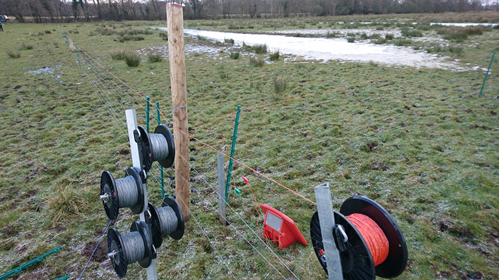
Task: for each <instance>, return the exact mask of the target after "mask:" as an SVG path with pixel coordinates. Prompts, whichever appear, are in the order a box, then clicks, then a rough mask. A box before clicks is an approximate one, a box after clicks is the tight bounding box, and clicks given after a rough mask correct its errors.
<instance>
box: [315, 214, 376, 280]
mask: <svg viewBox="0 0 499 280" xmlns="http://www.w3.org/2000/svg"><path fill="white" fill-rule="evenodd" d="M333 212H334V220H335V223H336V224H337V225H342V226H343V228H344V230H345V233H346V234H347V236H348V241H347V242H346V243H344V244H343V245H344V246H345V251H343V252H340V260H341V267H342V270H343V279H347V280H366V279H367V280H368V279H375V278H376V276H375V267H374V262H373V258H372V256H371V252H370V251H369V247H368V246H367V244H366V242H365V241H364V238H362V235H360V233H359V232H358V230H357V229H356V228H355V226H354V225H353V224H352V223H351V222H350V221H349V220H348V219H347V218H346V217H345V216H343V215H342V214H341V213H339V212H336V211H333ZM331 230H332V229H331ZM310 237H311V239H312V246H313V247H314V252H315V255H316V256H317V259H318V260H319V263H320V264H321V266H322V268H323V269H324V271H325V272H326V274H328V270H327V262H326V255H325V252H324V244H323V243H322V233H321V225H320V221H319V213H318V212H315V213H314V215H313V216H312V220H311V221H310ZM335 241H336V240H335ZM336 246H337V247H338V248H339V244H338V243H337V244H336Z"/></svg>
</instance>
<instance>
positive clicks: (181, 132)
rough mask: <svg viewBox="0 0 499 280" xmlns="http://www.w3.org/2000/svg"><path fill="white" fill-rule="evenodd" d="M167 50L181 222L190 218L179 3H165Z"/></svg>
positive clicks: (182, 29) (184, 77) (182, 43)
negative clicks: (182, 217) (182, 215)
mask: <svg viewBox="0 0 499 280" xmlns="http://www.w3.org/2000/svg"><path fill="white" fill-rule="evenodd" d="M166 14H167V25H168V51H169V60H170V81H171V89H172V106H173V127H174V139H175V151H176V153H175V177H176V178H177V182H176V183H177V184H176V193H177V201H178V200H180V201H179V205H180V209H181V210H182V213H183V214H184V221H186V222H187V221H188V220H189V218H190V217H191V212H190V210H189V209H190V206H189V205H190V187H189V134H188V124H187V85H186V74H185V53H184V19H183V12H182V5H180V4H176V3H168V4H166Z"/></svg>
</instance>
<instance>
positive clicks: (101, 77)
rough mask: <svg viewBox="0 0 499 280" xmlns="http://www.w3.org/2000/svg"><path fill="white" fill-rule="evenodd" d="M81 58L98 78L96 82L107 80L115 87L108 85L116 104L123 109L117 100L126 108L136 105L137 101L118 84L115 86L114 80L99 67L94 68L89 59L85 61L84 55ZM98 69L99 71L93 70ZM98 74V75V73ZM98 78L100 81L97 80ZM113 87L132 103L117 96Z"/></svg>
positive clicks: (119, 95)
mask: <svg viewBox="0 0 499 280" xmlns="http://www.w3.org/2000/svg"><path fill="white" fill-rule="evenodd" d="M82 58H83V59H85V64H86V65H88V66H91V67H88V70H93V73H94V74H95V76H97V77H98V78H97V79H96V80H102V81H103V82H105V81H104V80H107V81H111V82H112V83H113V84H114V85H115V86H114V87H113V86H112V85H110V84H108V87H109V88H110V89H112V90H113V91H114V93H115V94H116V96H117V97H116V98H115V100H116V101H117V103H118V104H119V105H121V107H122V108H124V107H123V103H122V102H120V101H119V100H118V99H121V100H122V101H124V103H125V104H127V105H128V106H130V107H133V106H132V104H131V103H137V100H136V99H135V98H134V97H133V96H132V95H130V94H129V93H128V92H126V91H125V90H124V89H123V87H122V86H121V85H119V84H117V83H116V82H115V81H114V79H112V78H110V77H109V76H107V74H106V73H105V72H104V71H102V70H101V69H100V68H99V67H97V66H95V64H94V63H93V61H91V60H90V59H87V58H85V56H84V55H82ZM94 68H95V69H98V70H99V71H97V70H95V69H94ZM99 72H100V73H99ZM99 78H100V79H99ZM115 87H118V88H120V89H121V90H122V91H123V93H125V95H126V96H128V97H129V98H130V99H132V100H133V102H129V101H127V100H126V99H125V98H123V96H122V95H121V94H119V93H118V92H117V91H116V90H115ZM110 95H111V94H110Z"/></svg>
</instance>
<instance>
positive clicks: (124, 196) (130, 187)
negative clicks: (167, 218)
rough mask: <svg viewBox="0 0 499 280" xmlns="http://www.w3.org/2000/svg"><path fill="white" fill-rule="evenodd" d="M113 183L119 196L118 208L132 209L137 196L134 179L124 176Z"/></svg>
mask: <svg viewBox="0 0 499 280" xmlns="http://www.w3.org/2000/svg"><path fill="white" fill-rule="evenodd" d="M114 181H115V182H116V191H117V193H118V194H119V195H120V199H119V206H118V207H119V208H125V207H132V206H134V205H135V204H137V199H138V198H139V194H138V191H137V186H136V183H135V179H134V178H133V177H132V176H126V177H125V178H119V179H115V180H114ZM174 214H175V213H174Z"/></svg>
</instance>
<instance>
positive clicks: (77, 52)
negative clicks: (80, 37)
mask: <svg viewBox="0 0 499 280" xmlns="http://www.w3.org/2000/svg"><path fill="white" fill-rule="evenodd" d="M74 45H75V49H76V55H77V56H78V65H80V70H81V62H80V52H79V51H78V46H77V45H76V44H74Z"/></svg>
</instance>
